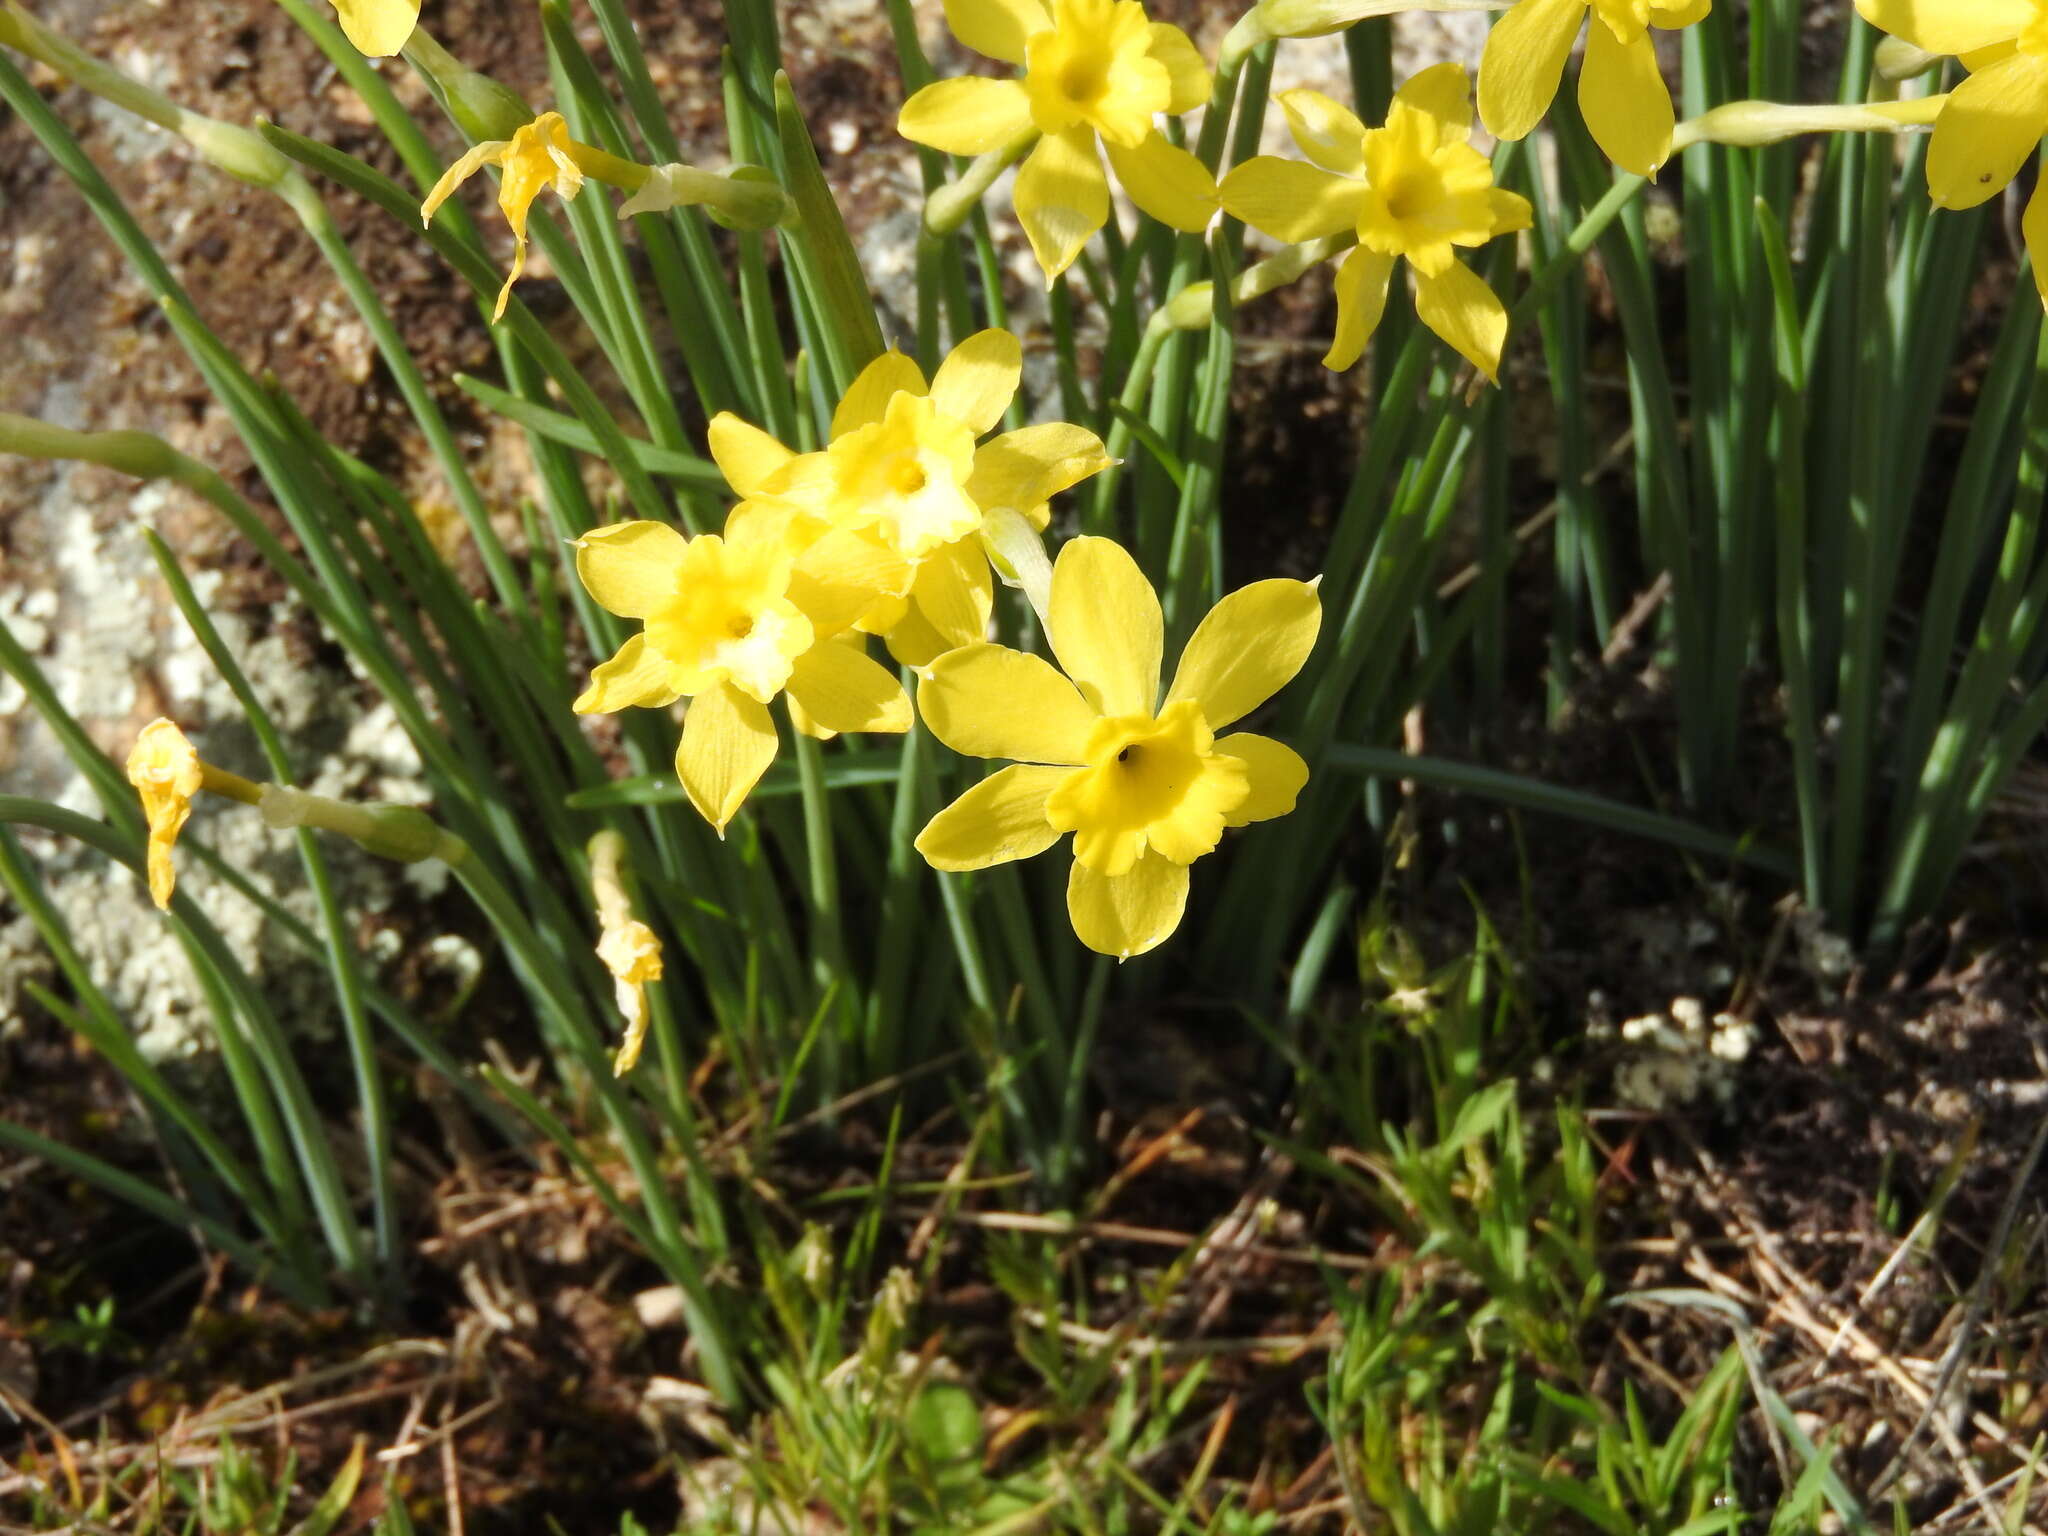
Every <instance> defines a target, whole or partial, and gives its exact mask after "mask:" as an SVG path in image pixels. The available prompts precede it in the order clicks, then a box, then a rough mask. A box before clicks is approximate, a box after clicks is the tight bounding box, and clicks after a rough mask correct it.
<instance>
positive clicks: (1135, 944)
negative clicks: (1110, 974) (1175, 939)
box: [1067, 853, 1188, 960]
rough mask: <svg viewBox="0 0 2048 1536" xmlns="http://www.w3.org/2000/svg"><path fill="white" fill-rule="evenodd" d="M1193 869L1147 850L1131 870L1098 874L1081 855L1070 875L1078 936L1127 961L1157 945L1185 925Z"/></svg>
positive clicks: (1069, 912)
mask: <svg viewBox="0 0 2048 1536" xmlns="http://www.w3.org/2000/svg"><path fill="white" fill-rule="evenodd" d="M1187 904H1188V867H1187V865H1185V864H1176V863H1174V862H1173V861H1172V860H1171V859H1166V858H1162V857H1160V856H1159V855H1158V854H1156V853H1147V854H1146V855H1145V856H1144V857H1143V858H1141V859H1140V860H1138V862H1137V863H1136V864H1134V865H1133V866H1132V867H1131V870H1130V872H1129V873H1128V874H1122V875H1099V874H1097V873H1096V872H1095V871H1094V870H1092V869H1090V868H1089V867H1088V866H1087V865H1085V864H1083V863H1082V862H1081V861H1080V860H1079V859H1076V860H1075V861H1074V867H1073V869H1072V870H1071V871H1070V872H1069V874H1068V875H1067V917H1068V919H1069V920H1070V921H1071V922H1072V923H1073V925H1074V936H1075V937H1076V938H1078V939H1079V940H1080V941H1081V942H1082V943H1083V944H1086V945H1087V946H1088V947H1089V948H1090V949H1092V950H1094V951H1095V952H1096V953H1097V954H1099V955H1114V956H1115V957H1116V958H1117V959H1119V960H1128V959H1130V958H1131V957H1132V956H1133V955H1142V954H1144V953H1145V951H1147V950H1148V949H1156V948H1158V947H1159V945H1160V944H1162V943H1164V942H1165V941H1166V940H1167V939H1168V938H1169V937H1171V935H1172V933H1173V930H1174V929H1176V928H1178V927H1179V926H1180V919H1181V913H1182V912H1184V911H1186V910H1187Z"/></svg>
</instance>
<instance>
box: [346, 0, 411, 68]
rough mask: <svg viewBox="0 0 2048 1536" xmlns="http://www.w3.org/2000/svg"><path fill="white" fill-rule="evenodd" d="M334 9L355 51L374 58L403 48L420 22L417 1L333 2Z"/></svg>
mask: <svg viewBox="0 0 2048 1536" xmlns="http://www.w3.org/2000/svg"><path fill="white" fill-rule="evenodd" d="M334 9H335V10H336V11H337V12H338V13H339V14H340V16H341V30H342V31H343V32H345V33H347V34H348V40H349V41H350V42H351V43H353V44H355V47H356V52H358V53H361V54H366V55H368V56H369V57H370V58H373V59H378V58H384V57H387V56H388V55H390V54H394V53H396V52H398V50H399V49H401V48H403V47H404V46H405V40H406V39H407V38H409V37H411V36H412V29H413V28H414V27H416V26H418V25H419V20H420V0H334Z"/></svg>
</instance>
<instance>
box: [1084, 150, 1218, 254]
mask: <svg viewBox="0 0 2048 1536" xmlns="http://www.w3.org/2000/svg"><path fill="white" fill-rule="evenodd" d="M1102 147H1103V148H1104V149H1106V150H1107V151H1109V163H1110V164H1111V165H1112V166H1113V167H1115V169H1116V179H1117V180H1118V181H1119V182H1121V183H1122V184H1123V189H1124V191H1126V192H1128V193H1129V194H1130V198H1131V201H1132V202H1134V203H1136V204H1137V205H1138V206H1139V207H1140V208H1142V209H1144V210H1145V212H1147V213H1149V214H1151V215H1152V217H1153V218H1155V219H1157V220H1158V221H1159V222H1160V223H1162V224H1166V225H1170V226H1171V227H1173V228H1174V229H1178V230H1184V231H1186V232H1187V233H1189V234H1198V233H1200V232H1201V231H1202V230H1204V229H1206V228H1207V227H1208V225H1209V220H1210V219H1211V218H1212V217H1213V216H1214V215H1215V212H1216V178H1215V177H1214V176H1211V175H1210V174H1209V168H1208V167H1207V166H1205V165H1204V164H1202V162H1201V161H1199V160H1197V159H1196V158H1195V157H1194V156H1193V155H1191V154H1189V153H1188V152H1187V151H1186V150H1184V149H1181V148H1180V147H1179V146H1177V145H1174V144H1169V143H1168V142H1167V140H1166V135H1165V134H1163V133H1161V132H1160V131H1159V130H1158V129H1157V128H1154V129H1153V130H1152V131H1151V132H1150V133H1148V134H1146V135H1145V137H1144V138H1143V139H1142V140H1140V141H1139V143H1138V145H1137V147H1136V148H1133V149H1126V148H1125V147H1124V146H1123V145H1121V144H1118V143H1117V142H1116V141H1115V140H1114V139H1105V140H1104V141H1103V145H1102Z"/></svg>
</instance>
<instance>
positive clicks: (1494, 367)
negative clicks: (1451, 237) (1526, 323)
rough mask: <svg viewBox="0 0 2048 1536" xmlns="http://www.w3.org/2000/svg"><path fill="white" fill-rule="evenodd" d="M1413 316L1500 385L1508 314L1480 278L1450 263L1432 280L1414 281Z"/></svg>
mask: <svg viewBox="0 0 2048 1536" xmlns="http://www.w3.org/2000/svg"><path fill="white" fill-rule="evenodd" d="M1415 313H1416V316H1417V318H1419V319H1420V320H1421V321H1422V323H1423V324H1424V325H1426V326H1428V327H1429V328H1430V329H1431V330H1432V331H1435V332H1436V333H1437V335H1439V336H1441V337H1442V338H1443V339H1444V341H1445V342H1446V343H1447V344H1448V345H1449V346H1450V347H1451V348H1452V349H1453V350H1454V351H1456V352H1457V353H1458V354H1459V355H1460V356H1462V357H1464V358H1465V359H1466V360H1467V361H1469V362H1470V363H1471V364H1472V366H1473V367H1475V368H1477V369H1478V370H1479V371H1480V372H1481V373H1483V374H1485V375H1486V376H1487V378H1488V379H1490V380H1492V381H1493V382H1494V383H1496V384H1498V383H1499V382H1500V351H1501V348H1502V347H1503V346H1504V345H1506V343H1507V336H1508V312H1507V306H1505V305H1504V304H1502V303H1501V301H1500V296H1499V295H1498V294H1496V293H1495V292H1494V291H1493V290H1492V289H1491V288H1489V287H1487V286H1486V281H1485V279H1484V278H1482V277H1480V276H1479V274H1478V273H1476V272H1474V271H1473V270H1472V269H1471V268H1470V267H1468V266H1466V265H1465V264H1464V263H1463V262H1459V261H1454V262H1452V263H1451V264H1450V265H1449V266H1448V267H1446V268H1444V270H1443V271H1441V272H1439V273H1437V274H1436V275H1435V276H1434V277H1418V278H1417V279H1416V280H1415Z"/></svg>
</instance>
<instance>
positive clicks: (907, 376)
mask: <svg viewBox="0 0 2048 1536" xmlns="http://www.w3.org/2000/svg"><path fill="white" fill-rule="evenodd" d="M924 392H925V383H924V375H923V374H922V373H920V372H919V371H918V367H917V364H916V363H914V362H912V361H911V360H910V359H909V358H908V357H906V356H904V355H903V354H902V353H901V352H895V351H890V352H884V353H883V354H882V355H881V356H880V357H878V358H876V359H875V360H874V361H873V362H872V363H869V364H868V365H867V367H865V368H863V369H861V371H860V372H859V373H858V374H856V375H854V380H853V382H852V383H851V384H849V385H847V386H846V394H845V395H844V396H843V397H841V399H840V401H839V408H838V409H837V410H835V411H834V412H833V413H832V436H833V437H835V438H840V437H844V436H845V435H846V434H847V433H849V432H851V431H853V430H854V429H855V428H857V427H865V426H870V425H872V424H873V423H875V422H878V421H880V420H881V419H882V413H883V412H885V411H886V410H888V408H889V402H890V401H891V400H893V399H895V398H896V396H897V395H898V394H899V393H903V394H911V395H921V394H923V393H924Z"/></svg>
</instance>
